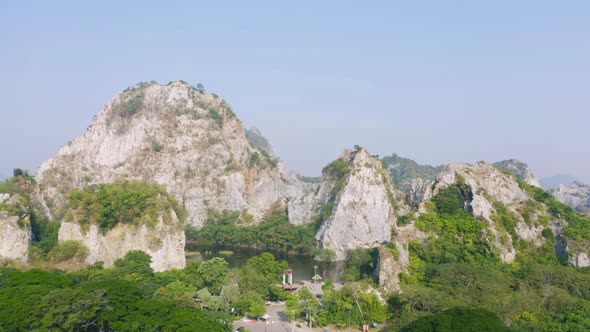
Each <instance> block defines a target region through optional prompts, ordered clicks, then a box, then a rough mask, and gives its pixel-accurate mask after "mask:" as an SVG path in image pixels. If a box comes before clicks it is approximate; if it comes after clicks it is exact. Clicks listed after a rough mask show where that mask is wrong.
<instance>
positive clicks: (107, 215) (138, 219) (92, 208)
mask: <svg viewBox="0 0 590 332" xmlns="http://www.w3.org/2000/svg"><path fill="white" fill-rule="evenodd" d="M68 202H69V207H68V213H67V215H66V218H67V219H68V220H69V221H73V222H77V223H79V224H80V225H81V226H82V227H83V228H87V227H88V226H89V225H90V224H96V225H98V226H99V228H100V230H101V231H103V232H106V231H108V230H110V229H112V228H114V227H115V226H116V225H117V224H119V223H122V224H132V225H137V224H141V223H145V224H147V225H149V226H152V227H153V226H155V225H156V224H157V223H158V218H160V217H162V218H163V220H164V221H165V222H169V221H170V220H171V218H172V217H171V215H170V211H174V212H175V213H176V215H177V217H178V218H179V219H180V220H181V221H182V220H183V218H184V215H185V212H184V208H183V207H182V206H181V205H180V204H179V203H178V202H177V201H176V199H175V198H174V197H172V196H171V195H169V194H168V193H167V192H166V189H165V188H164V187H163V186H161V185H157V184H154V183H151V182H144V181H122V180H121V181H116V182H114V183H103V184H98V185H90V186H86V187H85V188H84V189H81V190H80V189H74V190H72V191H71V193H70V195H69V197H68Z"/></svg>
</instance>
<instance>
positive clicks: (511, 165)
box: [493, 159, 541, 188]
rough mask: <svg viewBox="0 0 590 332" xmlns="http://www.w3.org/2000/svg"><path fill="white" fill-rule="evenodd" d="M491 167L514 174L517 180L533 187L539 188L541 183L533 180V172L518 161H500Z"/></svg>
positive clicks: (535, 179)
mask: <svg viewBox="0 0 590 332" xmlns="http://www.w3.org/2000/svg"><path fill="white" fill-rule="evenodd" d="M493 165H494V166H496V167H499V168H502V169H505V170H507V171H509V172H512V174H514V175H515V176H516V177H517V178H519V179H521V180H523V181H524V182H526V183H527V184H529V185H531V186H533V187H537V188H541V183H540V182H539V180H537V178H535V176H534V175H533V172H532V171H531V169H530V168H529V165H527V164H526V163H524V162H522V161H520V160H517V159H508V160H502V161H499V162H496V163H494V164H493Z"/></svg>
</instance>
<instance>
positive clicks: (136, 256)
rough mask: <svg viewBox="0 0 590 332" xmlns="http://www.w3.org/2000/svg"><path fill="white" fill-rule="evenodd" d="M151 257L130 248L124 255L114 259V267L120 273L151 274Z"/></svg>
mask: <svg viewBox="0 0 590 332" xmlns="http://www.w3.org/2000/svg"><path fill="white" fill-rule="evenodd" d="M151 263H152V257H151V256H150V255H148V254H146V253H145V252H143V251H141V250H131V251H129V252H127V254H125V257H123V258H119V259H117V260H115V269H116V270H118V272H119V273H120V274H130V273H136V274H139V275H144V276H151V275H152V274H153V273H154V270H153V269H152V268H151V266H150V264H151Z"/></svg>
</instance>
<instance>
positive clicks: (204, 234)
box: [186, 208, 317, 255]
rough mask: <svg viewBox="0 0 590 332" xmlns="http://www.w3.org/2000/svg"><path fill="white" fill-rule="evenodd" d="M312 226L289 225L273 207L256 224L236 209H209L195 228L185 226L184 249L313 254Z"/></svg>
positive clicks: (279, 211) (285, 216) (283, 214)
mask: <svg viewBox="0 0 590 332" xmlns="http://www.w3.org/2000/svg"><path fill="white" fill-rule="evenodd" d="M316 231H317V230H316V228H315V226H314V225H293V224H291V223H290V222H289V217H288V216H287V213H286V212H285V210H284V209H281V208H276V209H273V210H272V211H271V212H270V213H269V214H267V215H266V216H265V217H264V219H263V220H262V222H261V223H260V224H258V225H254V224H252V217H251V216H248V215H245V216H243V215H241V214H240V212H238V211H234V212H228V211H224V212H221V213H219V212H215V211H210V213H209V217H208V219H207V223H206V224H205V226H203V228H201V229H200V230H197V229H196V228H194V227H192V226H187V227H186V239H187V248H188V249H189V250H198V249H200V248H208V249H209V250H211V249H228V250H234V249H240V248H250V249H256V250H260V251H269V252H273V253H277V254H289V253H295V254H299V255H313V254H315V253H317V251H316V240H315V234H316Z"/></svg>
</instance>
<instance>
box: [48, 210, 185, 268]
mask: <svg viewBox="0 0 590 332" xmlns="http://www.w3.org/2000/svg"><path fill="white" fill-rule="evenodd" d="M58 239H59V241H69V240H73V241H80V242H81V243H82V244H84V245H85V246H86V247H87V248H88V255H87V257H86V264H93V263H96V262H99V261H100V262H104V264H105V267H112V266H113V263H114V262H115V260H116V259H118V258H122V257H124V256H125V254H126V253H127V252H129V251H131V250H142V251H144V252H146V253H147V254H149V255H150V256H151V257H152V263H151V267H152V268H153V269H154V271H165V270H169V269H173V268H176V269H181V268H184V267H185V265H186V259H185V254H184V244H185V237H184V230H183V229H182V228H181V227H178V220H175V221H173V222H172V223H171V224H167V223H164V221H163V220H162V218H160V220H159V222H158V224H157V225H156V226H155V227H153V228H152V227H148V226H147V225H145V224H141V225H127V224H118V225H117V226H115V227H114V228H113V229H111V230H109V231H108V232H106V234H102V233H101V232H100V230H99V228H98V227H97V226H96V225H94V224H93V225H90V227H89V229H88V230H87V231H86V232H85V231H83V230H82V229H81V227H80V225H79V224H77V223H72V222H62V223H61V227H60V229H59V235H58Z"/></svg>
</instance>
